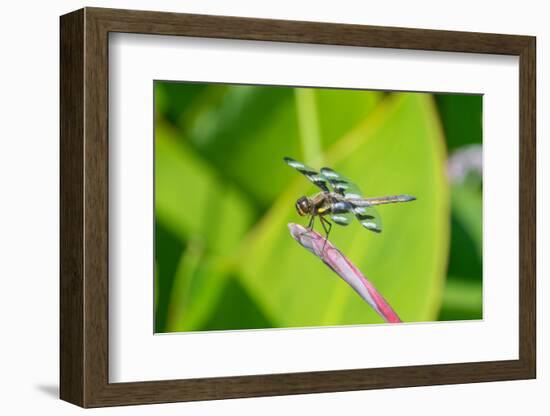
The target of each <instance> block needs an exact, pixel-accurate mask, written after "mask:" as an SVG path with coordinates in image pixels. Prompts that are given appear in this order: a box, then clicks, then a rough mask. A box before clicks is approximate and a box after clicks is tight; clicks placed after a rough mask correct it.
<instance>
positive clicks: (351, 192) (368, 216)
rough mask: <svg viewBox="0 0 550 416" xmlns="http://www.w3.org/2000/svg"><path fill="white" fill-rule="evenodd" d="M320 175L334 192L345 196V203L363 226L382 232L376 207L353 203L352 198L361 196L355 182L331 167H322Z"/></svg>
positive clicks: (380, 220)
mask: <svg viewBox="0 0 550 416" xmlns="http://www.w3.org/2000/svg"><path fill="white" fill-rule="evenodd" d="M321 175H322V176H323V177H325V179H326V180H327V181H328V182H329V183H330V185H331V186H332V189H333V190H334V192H335V193H337V194H339V195H341V196H343V197H344V198H346V200H345V203H346V204H347V205H348V206H349V208H350V211H351V212H353V214H355V218H357V220H358V221H359V222H360V223H361V225H362V226H363V227H365V228H366V229H368V230H371V231H374V232H376V233H379V232H382V219H381V218H380V214H378V211H377V210H376V208H374V207H372V206H365V205H363V206H358V205H355V204H353V202H352V200H353V199H361V198H363V196H362V193H361V190H360V189H359V187H358V186H357V185H356V184H354V183H353V182H351V181H349V180H348V179H346V177H344V176H343V175H340V174H339V173H338V172H336V171H334V170H333V169H331V168H322V169H321ZM333 220H334V218H333ZM334 221H336V220H334Z"/></svg>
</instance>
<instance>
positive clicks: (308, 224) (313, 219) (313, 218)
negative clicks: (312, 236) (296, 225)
mask: <svg viewBox="0 0 550 416" xmlns="http://www.w3.org/2000/svg"><path fill="white" fill-rule="evenodd" d="M314 221H315V215H312V216H311V217H309V222H308V223H307V227H306V231H304V232H303V233H300V236H302V235H304V234H307V233H309V232H310V231H311V230H313V222H314Z"/></svg>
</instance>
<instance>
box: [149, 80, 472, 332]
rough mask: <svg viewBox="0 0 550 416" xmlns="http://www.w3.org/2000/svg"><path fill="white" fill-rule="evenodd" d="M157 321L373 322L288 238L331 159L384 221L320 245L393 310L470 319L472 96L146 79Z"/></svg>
mask: <svg viewBox="0 0 550 416" xmlns="http://www.w3.org/2000/svg"><path fill="white" fill-rule="evenodd" d="M154 90H155V291H154V294H155V332H178V331H204V330H228V329H249V328H281V327H304V326H320V325H345V324H367V323H381V322H382V319H381V318H380V317H379V316H378V315H377V314H376V313H375V312H374V311H372V310H371V308H370V307H369V306H368V305H367V304H366V303H365V302H364V301H363V300H362V299H361V298H360V297H359V296H358V295H357V294H356V293H355V292H354V291H353V290H352V289H351V288H350V287H349V286H347V285H346V283H344V282H343V281H342V280H341V279H339V278H338V277H337V276H336V275H335V274H334V273H333V272H332V271H331V270H329V268H328V267H326V266H325V265H324V264H322V263H321V262H320V261H319V259H318V258H316V257H314V256H313V255H311V254H310V253H308V252H307V251H306V250H304V249H303V248H302V247H300V246H299V245H298V244H297V243H296V242H295V241H294V240H293V239H292V238H291V236H290V235H289V232H288V229H287V223H288V222H298V223H300V224H305V223H306V222H307V219H305V218H302V217H299V216H298V215H297V214H296V212H295V208H294V203H295V201H296V199H297V198H298V197H300V196H301V195H310V194H312V193H314V192H316V189H315V187H314V186H313V185H312V184H310V183H309V182H308V181H307V180H306V179H305V177H303V176H301V175H300V174H298V173H297V172H296V171H294V170H293V169H292V168H290V167H289V166H287V165H286V164H285V163H284V162H283V160H282V159H283V157H284V156H290V157H293V158H295V159H297V160H299V161H302V162H304V163H306V164H309V165H310V166H312V167H314V168H320V167H321V166H325V165H326V166H330V167H333V168H334V169H335V170H337V171H339V172H341V173H342V174H344V175H345V176H347V177H348V178H350V179H352V180H353V181H354V182H356V183H357V184H358V185H359V186H360V187H361V189H362V191H363V193H364V195H365V196H381V195H391V194H402V193H407V194H411V195H415V196H416V197H417V198H418V199H417V201H414V202H411V203H407V204H394V205H386V206H380V207H379V208H378V211H379V212H380V215H381V217H382V223H383V232H382V233H381V234H375V233H372V232H370V231H368V230H366V229H364V228H363V227H361V225H360V224H359V223H358V222H356V223H354V224H351V225H349V226H347V227H341V226H337V225H335V226H334V227H333V229H332V232H331V237H330V239H331V241H332V242H333V243H334V244H335V245H336V246H338V247H339V248H340V249H341V251H343V252H344V253H345V254H346V255H347V256H348V257H349V258H350V259H351V260H352V261H353V262H354V263H355V264H356V265H357V266H358V267H359V268H360V269H361V270H362V271H363V273H364V274H365V275H366V276H367V278H368V279H369V280H371V281H372V282H373V283H374V285H375V286H376V287H377V289H378V290H379V291H380V293H381V294H382V295H383V296H384V297H385V298H386V299H387V300H388V302H389V303H390V304H391V305H392V307H393V308H394V310H395V311H396V312H397V313H398V314H399V315H400V317H401V319H402V320H403V321H405V322H419V321H436V320H465V319H481V318H482V180H481V141H482V97H481V96H480V95H461V94H426V93H397V92H396V93H391V92H390V93H387V92H380V91H364V90H340V89H320V88H291V87H271V86H248V85H226V84H200V83H183V82H164V81H155V83H154Z"/></svg>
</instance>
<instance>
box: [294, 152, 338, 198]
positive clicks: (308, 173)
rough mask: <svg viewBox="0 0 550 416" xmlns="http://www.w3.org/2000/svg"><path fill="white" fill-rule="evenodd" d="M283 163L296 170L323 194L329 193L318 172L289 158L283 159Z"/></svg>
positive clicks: (325, 182) (323, 179)
mask: <svg viewBox="0 0 550 416" xmlns="http://www.w3.org/2000/svg"><path fill="white" fill-rule="evenodd" d="M284 161H285V162H286V163H287V165H289V166H290V167H293V168H294V169H296V170H297V171H298V172H300V173H301V174H302V175H304V176H305V177H306V178H308V179H309V180H310V181H311V182H313V183H314V184H315V185H317V186H318V187H319V188H321V189H322V190H323V191H324V192H329V189H328V185H327V181H326V179H325V178H324V177H323V175H321V174H320V173H319V172H317V171H316V170H314V169H312V168H310V167H309V166H307V165H304V164H303V163H301V162H298V161H297V160H294V159H292V158H290V157H285V158H284Z"/></svg>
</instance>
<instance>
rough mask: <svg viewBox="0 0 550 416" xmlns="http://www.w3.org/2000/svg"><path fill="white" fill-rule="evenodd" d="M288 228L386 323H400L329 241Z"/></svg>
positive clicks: (301, 230)
mask: <svg viewBox="0 0 550 416" xmlns="http://www.w3.org/2000/svg"><path fill="white" fill-rule="evenodd" d="M288 228H289V229H290V234H291V235H292V237H293V238H294V239H295V240H296V241H297V242H298V243H300V244H301V245H302V246H303V247H305V248H307V249H308V250H309V251H311V252H312V253H313V254H315V255H316V256H317V257H319V258H320V259H321V260H322V261H323V263H325V264H326V265H327V266H328V267H330V268H331V269H332V270H333V271H334V272H335V273H336V274H338V276H340V277H341V278H342V279H344V281H345V282H346V283H347V284H349V285H350V286H351V287H352V288H353V290H355V291H356V292H357V293H358V294H359V296H361V298H363V300H365V302H367V303H368V304H369V305H370V306H371V307H372V308H373V309H374V310H375V311H376V312H377V313H378V314H379V315H380V316H381V317H382V318H384V319H385V321H386V322H390V323H399V322H402V321H401V319H400V318H399V316H397V314H396V313H395V311H394V310H393V309H392V307H391V306H390V305H389V303H388V302H387V301H386V300H385V299H384V298H383V297H382V295H381V294H380V293H379V292H378V291H377V290H376V288H375V287H374V285H373V284H372V283H371V282H369V281H368V280H367V278H366V277H365V276H364V275H363V274H362V273H361V271H360V270H359V269H358V268H357V267H356V266H355V265H354V264H353V263H352V262H351V261H350V260H349V259H348V258H347V257H346V256H344V255H343V254H342V253H341V252H340V250H338V249H337V248H336V247H335V246H334V245H333V244H332V243H331V242H330V241H328V240H327V241H325V239H324V237H322V236H321V235H320V234H319V233H317V232H315V231H313V230H308V229H307V228H304V227H302V226H301V225H298V224H294V223H290V224H288Z"/></svg>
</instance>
